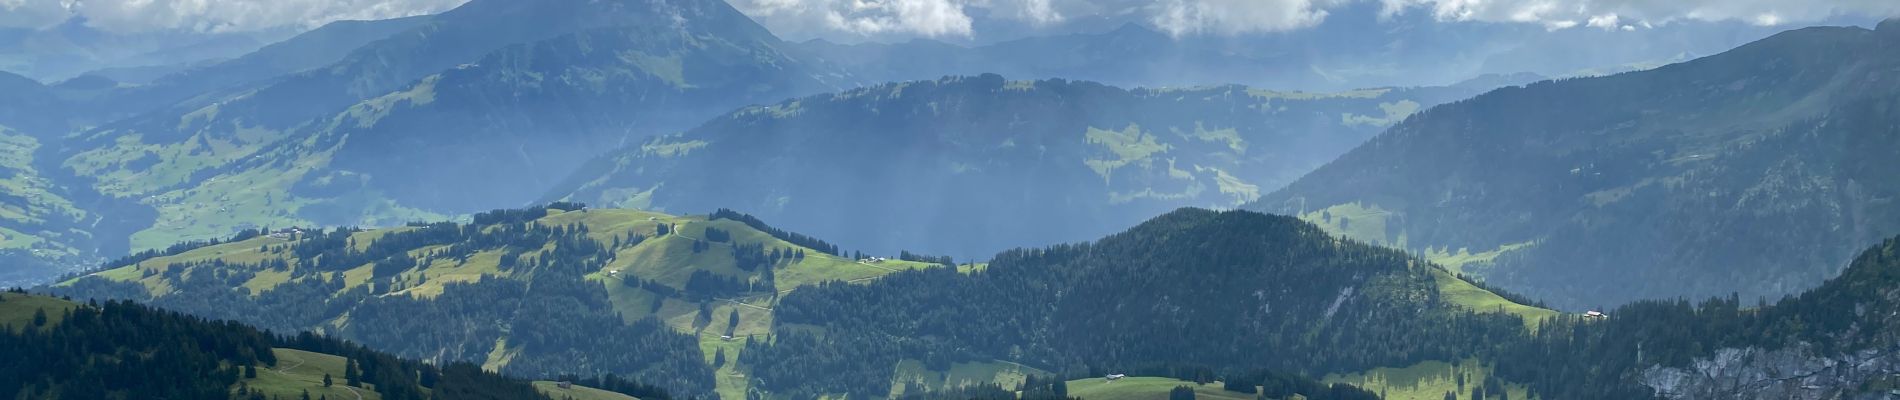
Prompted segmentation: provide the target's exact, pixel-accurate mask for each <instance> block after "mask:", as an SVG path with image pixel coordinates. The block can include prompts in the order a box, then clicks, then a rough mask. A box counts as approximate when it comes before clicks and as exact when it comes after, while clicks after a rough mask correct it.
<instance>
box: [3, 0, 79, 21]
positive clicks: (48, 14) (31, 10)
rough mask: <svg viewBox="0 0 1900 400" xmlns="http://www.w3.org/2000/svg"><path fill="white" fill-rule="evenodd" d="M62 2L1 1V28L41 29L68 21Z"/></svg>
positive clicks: (67, 14)
mask: <svg viewBox="0 0 1900 400" xmlns="http://www.w3.org/2000/svg"><path fill="white" fill-rule="evenodd" d="M70 15H71V13H70V12H68V11H66V5H65V4H62V3H61V2H60V0H0V28H39V27H45V26H51V25H53V24H57V23H59V22H60V21H64V20H66V18H67V17H68V16H70Z"/></svg>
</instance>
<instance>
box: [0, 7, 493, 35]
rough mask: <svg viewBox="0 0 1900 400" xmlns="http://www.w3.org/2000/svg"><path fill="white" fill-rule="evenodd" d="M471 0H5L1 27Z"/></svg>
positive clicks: (397, 12) (254, 24) (260, 16)
mask: <svg viewBox="0 0 1900 400" xmlns="http://www.w3.org/2000/svg"><path fill="white" fill-rule="evenodd" d="M465 1H467V0H0V13H4V14H3V15H0V26H7V27H28V28H38V27H46V26H52V25H57V24H59V23H61V22H64V21H65V20H67V19H68V18H72V17H84V18H86V20H87V24H88V25H89V26H92V27H93V28H97V29H100V30H105V31H110V32H118V33H138V32H150V31H166V30H187V31H196V32H247V31H257V30H264V29H274V28H283V27H301V28H312V27H316V26H321V25H323V24H326V23H329V22H331V21H337V20H346V19H386V18H396V17H405V16H412V15H421V14H431V13H437V12H441V11H444V10H448V9H450V8H454V7H455V6H458V5H461V4H462V3H463V2H465Z"/></svg>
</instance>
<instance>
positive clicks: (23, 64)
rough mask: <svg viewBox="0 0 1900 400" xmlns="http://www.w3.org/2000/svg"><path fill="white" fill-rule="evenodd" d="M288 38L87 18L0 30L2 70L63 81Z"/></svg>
mask: <svg viewBox="0 0 1900 400" xmlns="http://www.w3.org/2000/svg"><path fill="white" fill-rule="evenodd" d="M285 36H288V33H287V32H283V31H281V30H267V31H260V32H231V33H210V32H197V31H190V30H164V31H155V32H137V33H119V32H111V31H106V30H101V29H98V28H95V27H93V26H91V25H90V24H88V22H87V21H86V20H85V19H83V18H73V19H70V20H67V21H65V22H63V23H61V24H58V25H54V26H51V27H47V28H43V29H31V28H11V29H8V28H0V71H8V72H13V73H17V74H20V75H25V76H29V77H32V78H34V79H36V80H42V81H49V82H50V81H59V80H65V79H68V78H72V77H75V76H79V75H80V74H82V73H85V72H87V71H92V70H97V69H104V68H124V67H142V66H160V65H187V64H193V63H198V62H204V61H210V60H220V59H227V58H231V57H236V56H238V55H242V54H244V53H248V52H251V51H253V50H257V49H258V48H259V47H262V46H264V45H265V44H268V43H270V42H273V41H276V40H280V39H282V38H283V37H285Z"/></svg>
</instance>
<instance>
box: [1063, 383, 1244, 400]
mask: <svg viewBox="0 0 1900 400" xmlns="http://www.w3.org/2000/svg"><path fill="white" fill-rule="evenodd" d="M1068 385H1069V396H1071V397H1079V398H1082V400H1153V399H1166V398H1168V391H1169V390H1174V388H1175V387H1176V386H1184V385H1185V386H1187V387H1191V388H1194V398H1195V399H1207V400H1255V395H1251V394H1246V393H1240V392H1230V391H1227V390H1225V389H1221V384H1220V383H1209V384H1206V385H1196V384H1194V382H1188V381H1183V380H1179V379H1174V378H1154V377H1127V378H1122V379H1117V380H1113V381H1110V380H1107V379H1104V378H1088V379H1077V380H1073V381H1069V382H1068Z"/></svg>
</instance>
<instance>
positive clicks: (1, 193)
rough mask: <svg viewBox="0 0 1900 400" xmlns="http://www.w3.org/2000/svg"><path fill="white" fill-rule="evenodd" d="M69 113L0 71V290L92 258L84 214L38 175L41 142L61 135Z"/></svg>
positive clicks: (32, 85)
mask: <svg viewBox="0 0 1900 400" xmlns="http://www.w3.org/2000/svg"><path fill="white" fill-rule="evenodd" d="M67 111H68V109H67V108H66V104H65V103H64V102H63V101H60V99H59V98H57V97H56V96H55V95H54V94H53V93H52V91H51V90H50V89H48V88H47V87H45V86H43V85H41V84H40V83H39V82H36V81H34V80H32V79H27V78H25V77H22V76H18V75H12V74H8V73H5V72H0V263H5V264H6V265H8V267H7V268H0V286H18V285H23V284H30V283H33V282H35V281H36V280H37V279H43V278H45V277H48V276H52V275H54V274H57V273H58V271H60V270H61V269H62V268H64V267H66V266H70V265H78V264H79V263H83V262H88V261H91V260H92V259H91V258H89V257H88V256H89V255H90V254H91V250H90V249H91V248H92V241H91V240H90V237H88V234H87V233H86V232H84V231H83V230H82V229H81V228H82V226H81V225H82V221H84V220H85V219H86V217H87V215H88V212H87V211H84V210H82V209H81V208H80V205H78V204H75V202H73V201H72V200H71V199H70V198H69V197H68V196H67V195H66V194H65V191H64V190H63V188H62V187H61V185H60V184H59V182H56V180H55V179H54V178H53V177H49V176H47V174H44V173H42V171H43V170H42V168H43V167H44V166H45V165H44V163H43V161H44V159H43V158H40V156H39V153H40V149H41V148H42V143H45V142H47V141H56V140H57V138H58V137H59V135H60V134H62V133H64V132H65V129H66V127H67V124H69V123H70V122H71V121H70V120H69V119H68V116H69V115H70V114H68V112H67Z"/></svg>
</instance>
